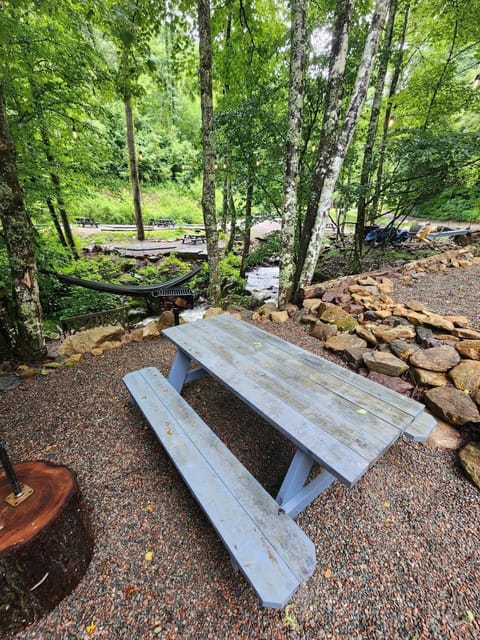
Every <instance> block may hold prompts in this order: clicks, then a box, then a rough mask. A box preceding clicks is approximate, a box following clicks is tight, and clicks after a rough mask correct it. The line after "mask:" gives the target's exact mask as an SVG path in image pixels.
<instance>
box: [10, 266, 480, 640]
mask: <svg viewBox="0 0 480 640" xmlns="http://www.w3.org/2000/svg"><path fill="white" fill-rule="evenodd" d="M479 271H480V269H478V268H475V269H474V268H472V269H463V270H461V274H462V282H466V283H468V284H466V285H465V286H464V289H463V290H462V291H464V294H465V295H464V296H463V297H462V296H460V295H459V293H458V292H457V290H456V288H455V287H459V284H458V282H459V273H460V271H459V270H455V271H453V270H452V271H451V272H448V274H447V275H443V274H428V275H427V276H425V278H422V279H421V280H420V281H418V282H417V283H416V284H415V285H414V286H412V287H399V288H398V295H399V296H400V297H402V298H404V299H411V298H412V297H415V298H416V299H419V300H421V301H423V302H426V303H428V304H429V306H430V307H431V308H434V301H436V300H438V298H437V296H440V297H441V301H440V302H439V305H440V306H439V307H438V308H437V309H436V310H437V311H441V312H442V313H446V312H447V311H448V312H450V313H466V314H468V315H472V312H473V314H474V315H475V316H476V319H477V321H478V315H476V314H478V309H477V304H478V282H479V280H478V276H479ZM447 283H448V285H447ZM395 297H396V296H395ZM447 301H451V307H449V308H448V310H447V308H446V307H447ZM448 304H449V303H448ZM477 324H479V323H478V322H477ZM270 330H272V331H274V332H275V333H277V334H278V335H280V336H282V337H284V338H287V339H289V340H291V341H293V342H296V343H298V344H300V345H301V346H303V347H305V348H307V349H312V350H315V351H316V352H318V353H320V354H322V349H321V347H320V346H319V343H318V341H316V340H314V339H312V338H310V337H309V336H308V335H307V333H306V331H305V329H304V328H303V327H301V326H299V325H295V324H293V323H291V322H289V323H287V324H285V325H281V326H280V325H278V326H271V327H270ZM172 357H173V348H172V347H171V346H170V344H169V343H168V342H167V341H166V340H164V339H162V338H159V339H155V340H152V341H150V342H145V343H134V344H131V345H127V346H125V347H123V348H122V349H117V350H113V351H108V352H106V353H104V354H103V355H102V356H100V357H92V356H87V357H86V359H85V360H84V361H83V362H82V363H80V364H79V365H75V366H74V367H71V368H68V369H62V370H61V371H57V372H55V373H52V374H51V375H49V376H47V377H37V378H35V379H32V380H29V381H26V382H25V383H24V384H23V385H22V386H20V387H18V388H17V389H15V390H10V391H6V392H3V393H1V394H0V414H1V415H2V417H3V421H2V429H1V431H2V434H1V435H2V437H3V438H4V439H5V441H6V444H7V446H8V448H9V451H10V453H11V457H12V459H13V460H14V461H20V460H29V459H47V460H51V461H53V462H57V463H61V464H66V465H67V466H69V467H71V468H72V469H74V470H75V471H76V473H77V474H78V477H79V481H80V485H81V487H82V490H83V494H84V497H85V500H86V503H87V505H88V508H89V510H90V515H91V520H92V523H93V526H94V530H95V537H96V546H95V553H94V557H93V560H92V563H91V565H90V567H89V569H88V571H87V573H86V575H85V577H84V578H83V580H82V581H81V583H80V584H79V585H78V587H77V588H76V589H75V590H74V592H73V593H72V594H71V595H70V596H68V597H66V598H65V599H64V600H63V601H62V602H61V603H60V604H59V605H58V606H57V607H56V608H55V609H54V610H53V611H52V612H50V613H49V614H47V615H46V616H44V617H43V618H42V619H41V620H39V621H38V622H36V623H35V624H33V625H31V626H30V627H28V628H27V629H25V630H24V631H21V632H20V633H18V634H17V635H16V638H18V640H20V639H21V640H34V639H35V640H40V639H42V640H46V639H48V640H74V639H75V640H76V639H83V638H106V639H108V640H116V639H133V640H149V639H154V638H161V639H164V640H167V639H169V640H180V639H185V640H187V639H192V640H194V639H195V640H204V639H215V640H220V639H221V640H224V639H227V638H228V639H234V640H237V639H238V640H240V639H241V640H243V639H246V638H249V639H255V640H257V639H262V640H272V639H300V638H305V639H312V640H314V639H315V640H323V639H330V640H332V639H335V640H336V639H338V640H357V639H366V640H377V639H379V640H380V639H385V640H396V639H401V640H413V639H414V638H417V639H418V640H440V639H442V640H443V639H455V640H457V639H458V640H464V639H465V640H468V639H472V640H473V639H475V638H479V637H480V597H479V577H480V539H479V533H478V522H480V500H479V493H478V490H477V489H475V487H474V486H473V485H472V484H471V483H470V482H469V481H468V480H467V479H466V478H465V477H464V476H463V475H462V473H461V471H460V469H459V467H458V465H457V462H456V460H455V456H454V454H452V453H450V452H444V451H436V450H431V449H427V448H425V447H423V446H422V445H418V444H414V443H412V442H410V441H407V440H406V439H402V440H401V441H399V442H398V443H396V444H395V445H394V446H393V447H392V448H391V449H390V450H389V451H388V452H387V454H386V455H385V456H384V457H383V458H382V459H381V460H380V461H379V462H378V463H377V465H376V466H375V467H374V468H373V469H372V470H370V471H369V473H367V474H366V476H365V477H364V478H363V479H362V480H361V481H360V482H359V483H358V484H357V485H356V486H355V487H354V488H352V489H346V488H345V487H343V486H342V485H340V484H338V483H335V484H334V485H332V486H331V487H330V488H329V489H328V490H327V491H326V492H325V493H324V494H322V495H321V496H320V497H319V498H318V499H317V500H316V501H315V503H314V504H313V505H311V506H310V507H308V508H307V509H306V510H305V511H304V512H303V513H302V514H301V515H300V516H298V518H297V521H298V523H299V525H300V526H301V527H302V528H303V529H304V530H305V532H306V533H307V535H308V536H309V537H310V538H311V539H312V540H313V541H314V543H315V545H316V551H317V568H316V571H315V573H314V575H313V576H312V578H311V579H310V580H309V581H308V582H307V583H306V584H305V585H303V586H302V587H301V588H300V589H299V590H298V591H297V593H296V594H295V596H294V597H293V598H292V600H291V602H290V605H289V608H288V609H287V610H286V611H284V612H279V611H271V610H262V609H260V608H259V605H258V601H257V598H256V597H255V595H254V594H253V592H252V590H251V588H250V587H249V585H248V584H247V583H246V582H245V580H244V579H243V577H242V576H241V575H240V574H235V573H234V572H233V571H232V569H231V567H230V563H229V558H228V554H227V552H226V550H225V548H224V547H223V545H222V544H221V542H220V541H219V540H218V538H217V537H216V535H215V533H214V531H213V530H212V528H211V526H210V525H209V523H208V521H207V520H206V518H205V517H204V515H203V514H202V512H201V510H200V509H199V507H198V506H197V504H196V502H195V501H194V499H193V498H192V497H191V496H190V494H189V492H188V490H187V488H186V487H185V486H184V484H183V483H182V482H181V480H180V479H179V476H178V474H177V472H176V470H175V469H174V468H173V467H172V465H171V464H170V462H169V460H168V458H167V457H166V455H165V454H164V452H163V450H162V449H161V448H160V446H159V445H157V442H156V440H155V438H154V436H153V435H152V433H151V432H150V429H149V427H148V426H147V425H146V424H145V422H144V420H143V419H142V417H141V416H140V414H139V412H138V411H137V410H136V409H135V408H134V406H133V405H132V404H131V402H130V400H129V398H128V394H127V392H126V390H125V388H124V386H123V383H122V381H121V379H122V376H123V375H124V374H125V373H127V372H128V371H131V370H133V369H136V368H140V367H144V366H148V365H154V366H158V367H159V368H160V369H161V371H162V372H163V373H167V371H168V368H169V366H170V363H171V361H172ZM185 395H186V397H187V399H188V401H189V402H190V403H191V404H192V405H193V406H194V408H195V409H196V410H197V412H198V413H200V414H201V415H202V416H203V417H204V418H205V419H206V421H207V422H208V424H209V425H210V426H211V427H212V428H213V429H214V430H215V431H216V432H217V433H218V434H219V435H220V437H221V438H222V439H223V440H224V441H225V442H226V443H227V444H228V446H229V447H230V448H231V449H232V450H233V451H234V453H235V454H236V455H237V456H238V458H239V459H240V460H241V461H242V462H243V464H245V465H246V466H247V467H248V468H249V469H250V470H251V471H252V473H253V474H254V475H255V476H256V477H257V478H258V479H259V481H260V482H261V483H262V484H263V485H264V486H265V487H266V488H267V490H269V491H271V492H272V493H274V492H275V490H276V489H278V487H279V484H280V481H281V478H282V475H283V474H284V472H285V470H286V468H287V466H288V462H289V459H290V456H291V453H292V450H291V446H290V444H289V443H288V442H286V441H285V440H284V439H283V438H282V437H281V436H280V435H279V434H277V433H276V432H274V431H273V430H272V429H271V428H269V427H268V425H266V424H265V423H264V422H263V421H262V420H261V419H259V418H258V417H256V416H255V415H253V414H252V413H251V412H249V411H248V410H247V409H246V408H245V407H244V406H243V405H242V404H241V403H240V402H239V401H238V400H237V399H236V398H235V397H234V396H232V395H231V394H230V393H228V392H227V391H225V390H224V389H223V388H222V387H221V386H220V385H219V384H218V383H216V382H214V381H211V380H207V379H204V380H202V381H199V382H196V383H194V384H193V385H190V386H189V387H188V388H187V391H186V394H185ZM149 504H151V505H152V506H153V510H152V511H151V512H150V511H148V510H147V509H146V507H147V505H149ZM147 551H152V552H153V557H152V560H151V561H147V560H146V559H145V553H146V552H147ZM92 623H93V624H95V628H94V629H93V631H92V630H91V632H90V633H87V631H86V628H87V626H88V625H92Z"/></svg>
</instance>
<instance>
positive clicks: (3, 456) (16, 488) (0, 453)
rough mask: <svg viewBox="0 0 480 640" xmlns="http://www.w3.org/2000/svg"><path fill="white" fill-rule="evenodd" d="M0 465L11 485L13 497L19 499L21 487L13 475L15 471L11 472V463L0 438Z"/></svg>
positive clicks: (21, 492) (21, 493)
mask: <svg viewBox="0 0 480 640" xmlns="http://www.w3.org/2000/svg"><path fill="white" fill-rule="evenodd" d="M0 463H1V464H2V467H3V469H4V471H5V474H6V476H7V478H8V480H9V482H10V484H11V485H12V488H13V493H14V495H15V496H17V498H18V497H20V496H21V495H23V487H22V485H21V484H20V482H19V481H18V479H17V476H16V475H15V471H14V470H13V467H12V463H11V462H10V459H9V457H8V454H7V452H6V450H5V447H4V446H3V442H2V439H1V438H0Z"/></svg>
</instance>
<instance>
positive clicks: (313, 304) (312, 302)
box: [303, 298, 322, 313]
mask: <svg viewBox="0 0 480 640" xmlns="http://www.w3.org/2000/svg"><path fill="white" fill-rule="evenodd" d="M321 304H322V300H321V299H320V298H305V300H304V301H303V308H304V309H305V311H307V312H308V313H315V311H318V308H319V306H320V305H321Z"/></svg>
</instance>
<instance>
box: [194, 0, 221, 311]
mask: <svg viewBox="0 0 480 640" xmlns="http://www.w3.org/2000/svg"><path fill="white" fill-rule="evenodd" d="M197 11H198V30H199V50H200V103H201V110H202V142H203V189H202V210H203V222H204V224H205V235H206V240H207V252H208V273H209V297H210V300H211V301H212V302H213V303H217V302H218V300H219V299H220V275H219V268H218V262H219V255H218V230H217V218H216V211H215V130H214V126H213V88H212V38H211V28H210V0H198V5H197Z"/></svg>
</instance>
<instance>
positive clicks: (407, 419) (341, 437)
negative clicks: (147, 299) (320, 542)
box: [163, 315, 426, 486]
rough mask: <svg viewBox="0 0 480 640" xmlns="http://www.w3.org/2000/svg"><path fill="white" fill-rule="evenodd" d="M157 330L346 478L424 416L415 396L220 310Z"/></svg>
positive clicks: (348, 481)
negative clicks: (218, 312) (210, 315)
mask: <svg viewBox="0 0 480 640" xmlns="http://www.w3.org/2000/svg"><path fill="white" fill-rule="evenodd" d="M163 333H164V334H165V336H166V337H167V338H168V339H170V340H171V341H172V342H173V343H174V344H175V345H176V346H177V348H178V349H180V351H182V352H184V353H185V354H187V355H188V356H189V357H190V358H192V359H193V360H194V361H195V362H197V363H198V364H199V365H200V366H201V368H202V369H204V370H205V371H207V372H208V373H210V374H211V375H212V376H213V377H215V378H216V379H218V380H219V381H220V382H221V383H222V384H224V385H225V386H226V387H227V388H229V389H230V390H231V391H233V392H234V393H235V394H236V395H237V396H239V397H240V398H241V399H242V400H243V401H244V402H245V403H246V404H247V405H249V406H250V407H252V408H253V409H254V410H255V411H256V412H257V413H258V414H259V415H261V416H262V417H264V418H265V419H266V420H267V421H268V422H270V424H272V425H273V426H274V427H275V428H277V429H278V430H279V431H280V432H282V433H283V434H284V435H285V436H286V437H288V438H289V439H290V440H291V441H292V442H293V443H294V444H296V445H297V447H299V448H300V449H302V450H303V451H305V452H306V453H307V454H309V455H311V457H312V458H313V459H314V460H315V461H316V462H318V463H319V464H320V465H321V466H322V467H323V468H324V469H327V470H328V471H329V472H330V473H331V474H332V475H334V476H335V477H336V478H337V479H338V480H340V481H341V482H343V483H344V484H346V485H347V486H352V485H353V484H355V482H357V481H358V480H359V479H360V478H361V476H362V475H363V474H364V473H365V472H366V471H367V470H368V469H369V468H370V467H371V466H372V465H373V464H374V463H375V462H376V461H377V460H378V459H379V458H380V457H381V455H382V454H383V453H384V452H385V451H386V450H387V449H388V448H389V447H390V446H391V445H392V444H393V443H394V442H395V440H397V438H398V437H399V436H400V435H402V433H407V434H408V430H409V428H410V429H411V430H412V434H416V427H415V421H416V419H418V420H420V421H423V422H424V421H425V418H426V416H425V415H423V416H422V415H421V414H422V412H423V410H424V408H425V407H424V406H423V405H422V404H420V403H419V402H416V401H414V400H411V399H409V398H406V397H405V396H402V395H400V394H398V393H397V392H395V391H392V390H390V389H388V388H386V387H383V386H382V385H380V384H377V383H375V382H372V381H371V380H368V379H366V378H363V377H362V376H360V375H358V374H356V373H354V372H352V371H349V370H348V369H345V368H343V367H340V366H339V365H337V364H335V363H333V362H330V361H328V360H325V359H324V358H321V357H319V356H317V355H314V354H312V353H310V352H308V351H305V350H304V349H301V348H300V347H298V346H296V345H294V344H291V343H289V342H286V341H285V340H282V339H280V338H277V337H276V336H274V335H272V334H270V333H267V332H266V331H263V330H261V329H258V328H257V327H255V326H253V325H251V324H248V323H246V322H243V321H240V320H236V319H235V318H233V317H231V316H228V315H220V316H216V317H213V318H209V319H205V320H199V321H196V322H192V323H188V324H183V325H180V326H177V327H171V328H169V329H166V330H164V331H163Z"/></svg>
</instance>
